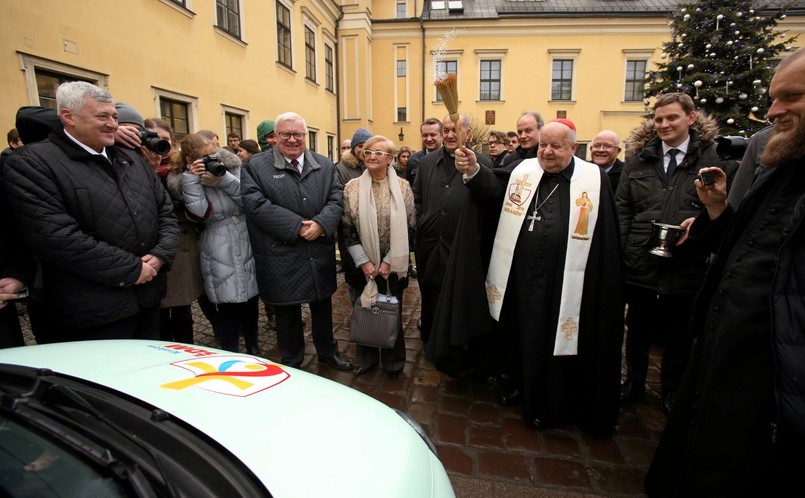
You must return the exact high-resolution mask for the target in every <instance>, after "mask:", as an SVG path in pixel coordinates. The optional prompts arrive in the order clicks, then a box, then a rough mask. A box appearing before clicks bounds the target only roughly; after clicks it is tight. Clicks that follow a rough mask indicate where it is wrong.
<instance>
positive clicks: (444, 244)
mask: <svg viewBox="0 0 805 498" xmlns="http://www.w3.org/2000/svg"><path fill="white" fill-rule="evenodd" d="M476 157H477V159H478V163H479V164H481V165H483V166H485V167H486V168H488V169H491V168H492V161H490V160H489V158H488V157H486V156H484V155H480V154H476ZM412 188H413V191H414V206H415V208H416V242H415V244H414V246H415V251H416V264H417V274H418V275H419V277H418V278H419V281H420V283H423V282H424V283H426V284H428V285H434V286H441V285H442V280H443V279H444V273H445V268H447V260H448V258H449V257H450V250H451V249H452V247H453V238H454V237H455V235H456V228H457V227H458V222H459V218H460V217H461V212H462V210H463V209H464V205H465V202H466V199H467V196H468V195H469V191H468V190H467V189H466V188H465V187H464V180H463V179H462V176H461V173H459V171H458V170H457V169H456V168H455V162H454V159H453V158H452V157H450V155H449V154H448V152H447V151H446V150H445V148H444V147H442V148H440V149H439V150H437V151H434V152H431V153H430V154H428V155H427V156H425V158H424V159H423V160H422V164H421V165H420V167H419V173H417V176H416V179H415V180H414V184H413V185H412Z"/></svg>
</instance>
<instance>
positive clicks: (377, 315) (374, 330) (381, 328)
mask: <svg viewBox="0 0 805 498" xmlns="http://www.w3.org/2000/svg"><path fill="white" fill-rule="evenodd" d="M399 331H400V303H399V302H398V301H397V298H396V297H394V296H384V295H382V294H381V295H379V296H378V297H377V302H376V303H375V304H373V305H372V306H371V307H370V308H364V307H363V306H361V303H360V299H358V302H356V303H355V307H354V308H353V309H352V323H351V325H350V327H349V340H350V341H351V342H354V343H355V344H361V345H363V346H372V347H376V348H390V347H392V346H394V343H395V342H396V341H397V334H398V333H399Z"/></svg>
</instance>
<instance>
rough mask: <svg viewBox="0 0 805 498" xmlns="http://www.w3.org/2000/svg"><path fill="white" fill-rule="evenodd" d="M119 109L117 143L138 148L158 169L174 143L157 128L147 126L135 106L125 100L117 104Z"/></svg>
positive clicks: (128, 147) (116, 106) (155, 168)
mask: <svg viewBox="0 0 805 498" xmlns="http://www.w3.org/2000/svg"><path fill="white" fill-rule="evenodd" d="M115 110H117V115H118V118H117V131H116V132H115V144H117V145H119V146H121V147H125V148H127V149H132V150H136V151H137V152H139V153H140V155H141V156H142V158H143V159H145V162H147V163H148V164H149V165H151V169H153V170H154V171H156V170H157V169H158V168H159V166H160V164H161V163H162V158H163V157H165V156H167V155H168V154H170V152H171V148H172V144H171V142H170V140H166V139H164V138H163V137H162V136H160V135H159V133H158V132H157V130H154V129H152V128H146V127H145V120H144V119H143V117H142V115H141V114H140V113H139V112H137V109H135V108H134V107H132V106H130V105H128V104H125V103H123V102H117V103H116V104H115Z"/></svg>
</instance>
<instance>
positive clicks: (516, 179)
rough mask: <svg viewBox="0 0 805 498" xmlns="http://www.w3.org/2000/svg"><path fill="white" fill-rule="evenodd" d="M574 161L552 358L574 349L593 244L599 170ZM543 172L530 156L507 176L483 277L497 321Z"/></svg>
mask: <svg viewBox="0 0 805 498" xmlns="http://www.w3.org/2000/svg"><path fill="white" fill-rule="evenodd" d="M574 161H575V167H574V170H573V176H572V178H571V180H570V216H569V217H568V218H569V223H568V227H567V252H566V253H565V265H564V274H563V276H562V296H561V301H560V305H559V320H558V324H557V330H556V339H555V341H554V351H553V354H554V356H570V355H576V354H577V352H578V343H579V314H580V310H581V296H582V290H583V289H582V287H583V286H584V272H585V270H586V268H587V257H588V255H589V253H590V246H591V245H592V236H591V234H592V233H594V232H595V224H596V222H597V221H598V208H599V205H600V202H601V173H600V170H599V168H598V166H596V165H595V164H592V163H588V162H586V161H583V160H581V159H579V158H578V157H577V158H574ZM543 173H544V171H543V169H542V167H541V166H540V164H539V161H538V159H537V158H533V159H526V160H524V161H522V162H521V163H520V164H519V165H518V166H517V167H516V168H515V169H514V171H512V174H511V176H510V177H509V184H508V185H507V187H506V198H505V199H504V201H503V206H502V207H501V211H500V222H499V223H498V228H497V233H496V234H495V242H494V245H493V248H492V258H491V260H490V263H489V272H488V273H487V277H486V295H487V299H488V301H489V312H490V314H491V315H492V318H494V319H495V320H497V321H499V320H500V310H501V309H502V307H503V299H504V298H505V295H506V285H507V283H508V281H509V273H510V272H511V265H512V258H513V256H514V248H515V246H516V245H517V239H518V236H519V234H520V229H521V228H522V225H523V223H525V222H526V221H527V220H528V219H530V221H531V223H533V222H534V219H535V218H536V214H533V215H532V216H531V217H529V216H527V215H528V209H529V206H530V205H531V200H532V198H533V197H534V195H535V194H536V192H537V186H538V185H539V182H540V180H541V179H542V175H543ZM536 219H538V218H536Z"/></svg>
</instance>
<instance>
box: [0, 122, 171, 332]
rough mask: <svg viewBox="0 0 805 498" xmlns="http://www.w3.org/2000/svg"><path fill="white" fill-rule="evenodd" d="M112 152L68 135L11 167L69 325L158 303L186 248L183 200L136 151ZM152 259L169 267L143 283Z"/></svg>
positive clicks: (50, 305)
mask: <svg viewBox="0 0 805 498" xmlns="http://www.w3.org/2000/svg"><path fill="white" fill-rule="evenodd" d="M106 152H107V154H108V156H109V161H111V164H110V162H109V161H107V160H106V159H105V158H104V157H103V156H100V155H92V154H89V153H88V152H87V151H85V150H84V149H82V148H81V147H79V146H78V145H77V144H76V143H75V142H73V141H72V140H71V139H70V138H68V137H67V135H65V134H64V131H63V130H62V129H59V130H56V131H54V132H53V133H51V134H50V136H49V137H48V140H45V141H43V142H38V143H34V144H30V145H28V146H26V147H25V150H23V151H22V152H20V153H19V154H14V155H13V156H12V157H10V158H9V159H8V161H7V165H6V188H7V192H8V195H9V201H10V203H11V206H12V208H13V210H14V213H15V215H16V216H17V220H18V223H19V226H20V229H21V230H22V232H23V236H24V237H25V239H26V241H27V242H28V244H29V246H30V247H31V250H32V251H33V252H34V254H35V255H36V256H38V257H39V260H40V262H41V267H42V287H43V289H42V290H43V296H42V299H43V306H44V307H45V309H47V310H48V312H49V314H50V316H49V318H50V320H52V322H53V323H54V325H57V326H60V327H62V328H64V329H70V328H79V327H88V326H93V325H101V324H104V323H109V322H112V321H115V320H119V319H122V318H126V317H130V316H132V315H135V314H137V313H138V312H139V311H140V309H141V308H142V307H151V306H156V305H158V304H159V302H160V300H161V299H162V298H163V297H164V296H165V291H166V276H165V274H166V272H167V271H168V269H169V268H170V264H171V263H172V262H173V258H174V256H175V254H176V249H177V247H178V244H179V229H178V226H177V224H176V218H175V216H174V215H173V203H172V202H171V200H170V197H169V195H168V193H167V192H166V191H165V189H164V187H163V186H162V184H161V182H160V180H159V177H158V176H157V175H156V174H154V172H153V171H151V168H150V167H149V166H148V165H147V164H146V163H145V162H144V161H143V160H142V159H141V158H140V157H139V156H137V155H135V154H134V153H133V152H127V151H125V150H124V149H121V148H119V147H107V148H106ZM146 254H151V255H154V256H157V257H158V258H159V259H161V260H162V261H163V262H165V265H164V266H163V267H162V268H161V269H160V271H159V273H158V274H157V277H156V278H154V279H153V280H152V281H151V282H148V283H145V284H140V285H134V283H135V282H136V281H137V279H138V278H139V276H140V272H141V269H142V260H141V257H142V256H145V255H146Z"/></svg>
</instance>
